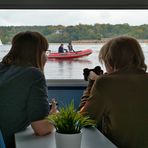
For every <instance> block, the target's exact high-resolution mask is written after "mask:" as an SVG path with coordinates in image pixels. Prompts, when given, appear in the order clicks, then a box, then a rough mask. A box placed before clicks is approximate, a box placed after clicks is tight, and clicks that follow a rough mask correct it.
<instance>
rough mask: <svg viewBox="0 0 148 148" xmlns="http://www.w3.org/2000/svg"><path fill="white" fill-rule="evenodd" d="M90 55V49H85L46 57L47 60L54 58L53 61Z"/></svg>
mask: <svg viewBox="0 0 148 148" xmlns="http://www.w3.org/2000/svg"><path fill="white" fill-rule="evenodd" d="M90 54H92V50H91V49H85V50H80V51H75V52H64V53H57V52H53V53H50V54H49V55H48V59H51V58H55V59H71V58H80V57H84V56H88V55H90Z"/></svg>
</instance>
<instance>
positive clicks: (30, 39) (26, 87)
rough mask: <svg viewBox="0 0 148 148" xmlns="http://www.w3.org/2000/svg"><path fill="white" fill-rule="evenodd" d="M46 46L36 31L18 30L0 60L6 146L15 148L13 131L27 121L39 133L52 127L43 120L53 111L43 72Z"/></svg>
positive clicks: (1, 124) (0, 101)
mask: <svg viewBox="0 0 148 148" xmlns="http://www.w3.org/2000/svg"><path fill="white" fill-rule="evenodd" d="M47 49H48V42H47V40H46V38H45V37H44V36H43V35H41V34H40V33H38V32H30V31H27V32H20V33H18V34H16V35H15V36H14V37H13V39H12V47H11V49H10V51H9V52H8V54H7V55H6V56H5V57H3V59H2V62H1V63H0V130H1V131H2V134H3V136H4V141H5V144H6V148H15V142H14V134H15V133H16V132H19V131H21V130H24V129H25V128H26V127H27V126H28V125H30V124H31V126H32V128H33V130H34V132H35V134H37V135H40V136H43V135H47V134H50V133H51V132H52V131H53V129H54V127H53V125H51V124H49V123H48V122H47V121H46V120H44V118H45V117H46V116H47V115H49V114H52V113H54V112H56V111H54V110H53V109H51V110H50V111H49V108H50V107H49V103H48V94H47V86H46V80H45V76H44V72H43V71H44V66H45V62H46V59H47V57H46V51H47ZM53 103H54V104H55V102H53Z"/></svg>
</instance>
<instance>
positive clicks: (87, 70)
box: [83, 66, 103, 81]
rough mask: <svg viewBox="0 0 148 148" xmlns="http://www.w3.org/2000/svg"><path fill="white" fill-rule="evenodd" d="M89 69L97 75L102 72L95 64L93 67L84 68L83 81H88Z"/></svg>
mask: <svg viewBox="0 0 148 148" xmlns="http://www.w3.org/2000/svg"><path fill="white" fill-rule="evenodd" d="M90 71H93V72H94V73H95V74H97V75H100V74H103V70H102V69H101V67H100V66H96V67H95V68H94V69H88V68H84V69H83V75H84V80H85V81H88V76H89V73H90Z"/></svg>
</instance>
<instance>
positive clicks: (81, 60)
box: [48, 59, 92, 63]
mask: <svg viewBox="0 0 148 148" xmlns="http://www.w3.org/2000/svg"><path fill="white" fill-rule="evenodd" d="M48 61H49V62H58V63H65V62H66V63H75V62H78V63H91V62H92V61H90V60H87V59H48Z"/></svg>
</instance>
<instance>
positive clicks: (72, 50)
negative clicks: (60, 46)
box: [67, 42, 75, 52]
mask: <svg viewBox="0 0 148 148" xmlns="http://www.w3.org/2000/svg"><path fill="white" fill-rule="evenodd" d="M67 47H68V51H69V52H75V51H74V49H73V46H72V44H71V42H69V43H68V46H67Z"/></svg>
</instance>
